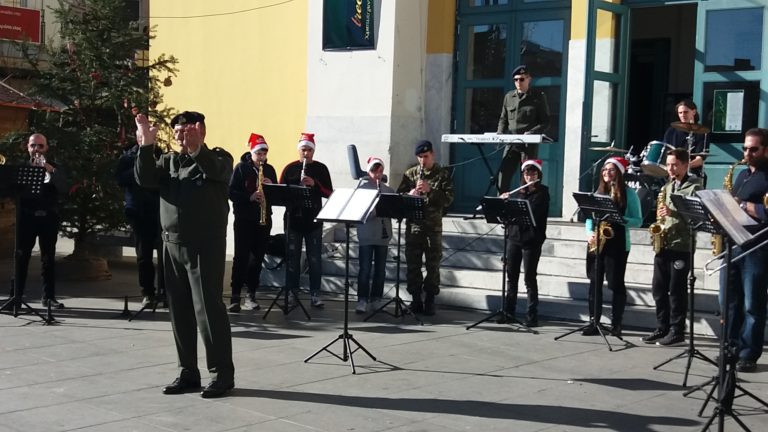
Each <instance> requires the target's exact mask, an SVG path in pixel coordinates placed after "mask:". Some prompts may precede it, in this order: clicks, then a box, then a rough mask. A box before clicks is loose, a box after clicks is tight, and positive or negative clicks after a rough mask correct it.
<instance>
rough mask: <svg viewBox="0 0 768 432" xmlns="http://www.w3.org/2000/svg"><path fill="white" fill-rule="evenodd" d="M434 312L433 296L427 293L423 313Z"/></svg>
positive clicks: (428, 314) (431, 313) (429, 314)
mask: <svg viewBox="0 0 768 432" xmlns="http://www.w3.org/2000/svg"><path fill="white" fill-rule="evenodd" d="M434 314H435V296H434V295H433V294H427V296H426V298H425V299H424V315H427V316H432V315H434Z"/></svg>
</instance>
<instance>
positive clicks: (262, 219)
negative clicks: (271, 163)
mask: <svg viewBox="0 0 768 432" xmlns="http://www.w3.org/2000/svg"><path fill="white" fill-rule="evenodd" d="M257 190H258V191H259V193H260V194H261V203H260V204H259V211H260V213H259V225H262V226H263V225H266V224H267V197H266V196H265V195H264V161H259V185H258V189H257Z"/></svg>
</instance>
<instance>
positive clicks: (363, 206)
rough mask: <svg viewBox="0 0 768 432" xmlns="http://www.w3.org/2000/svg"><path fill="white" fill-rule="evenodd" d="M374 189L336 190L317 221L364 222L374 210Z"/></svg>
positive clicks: (375, 194)
mask: <svg viewBox="0 0 768 432" xmlns="http://www.w3.org/2000/svg"><path fill="white" fill-rule="evenodd" d="M378 195H379V191H378V190H376V189H336V190H334V191H333V193H332V194H331V197H330V198H328V201H327V202H326V203H325V206H323V208H322V210H320V213H319V214H318V215H317V220H328V221H332V220H336V221H342V222H365V221H366V220H368V217H369V216H370V214H371V212H372V211H373V209H374V208H376V202H377V201H378Z"/></svg>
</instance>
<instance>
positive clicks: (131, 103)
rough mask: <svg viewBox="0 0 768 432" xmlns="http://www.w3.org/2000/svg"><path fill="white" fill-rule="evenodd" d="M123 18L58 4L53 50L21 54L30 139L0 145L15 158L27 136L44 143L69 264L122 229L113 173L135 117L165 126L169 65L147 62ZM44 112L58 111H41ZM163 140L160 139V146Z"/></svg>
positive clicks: (115, 5)
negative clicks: (63, 183) (60, 189)
mask: <svg viewBox="0 0 768 432" xmlns="http://www.w3.org/2000/svg"><path fill="white" fill-rule="evenodd" d="M128 10H129V9H128V8H126V1H125V0H79V1H75V2H65V1H59V3H58V5H57V6H56V7H54V8H53V9H52V12H53V14H54V16H55V18H56V20H57V21H58V22H59V23H60V25H61V32H60V40H61V42H60V43H59V44H55V45H46V46H44V47H40V48H38V47H35V46H31V45H24V46H22V51H23V52H24V53H25V58H26V60H27V61H28V63H29V65H30V69H31V70H32V72H31V76H30V79H31V85H32V88H31V91H30V93H29V95H30V96H32V97H34V98H36V99H37V100H38V101H40V108H41V109H38V110H33V111H32V114H31V116H30V121H29V125H30V131H28V132H25V133H24V134H16V135H14V136H8V137H6V139H5V141H6V142H7V143H8V142H15V143H16V145H11V146H10V148H11V149H12V148H13V147H16V151H17V152H18V151H19V150H18V149H19V148H20V147H21V148H24V144H23V143H25V142H26V141H24V138H25V137H26V136H28V134H29V132H40V133H42V134H44V135H45V136H46V137H48V143H49V145H50V146H51V159H52V160H55V161H56V162H57V163H58V164H59V165H60V166H61V167H62V168H63V169H64V170H65V172H66V173H67V177H68V179H69V181H70V185H71V188H70V189H69V191H68V193H67V194H65V196H63V197H62V202H61V207H60V209H61V212H60V217H61V231H62V234H63V235H65V236H66V237H69V238H72V239H74V242H75V249H74V253H73V255H74V256H76V257H77V256H88V255H89V254H90V253H91V251H92V248H91V241H90V240H92V239H93V237H94V235H95V234H97V233H103V232H109V231H112V230H115V229H116V228H119V227H121V226H123V225H124V222H125V220H124V216H123V195H122V191H121V190H120V188H119V187H118V186H117V184H116V182H115V167H116V164H117V159H118V157H119V156H120V154H121V152H122V150H123V148H124V147H130V146H131V145H133V144H135V142H136V140H135V129H136V126H135V122H134V117H135V115H136V113H138V112H139V111H140V112H144V113H148V114H149V116H150V118H151V119H152V120H151V121H153V122H157V123H159V124H165V123H166V122H167V119H170V111H171V109H170V108H169V107H164V106H163V105H162V94H161V91H160V90H161V88H162V86H163V85H171V80H170V77H171V76H175V75H176V73H177V69H176V65H177V60H176V59H175V58H174V57H173V56H166V55H160V56H159V57H157V58H155V59H151V60H150V59H148V58H147V55H148V50H149V43H150V40H151V39H152V36H151V32H149V31H146V30H143V29H141V28H139V26H140V25H139V23H138V22H136V21H131V19H130V17H129V14H128ZM51 101H56V103H55V104H52V103H50V102H51ZM49 105H55V106H56V107H58V108H59V109H54V110H48V109H43V108H45V107H46V106H49ZM161 129H164V130H165V131H168V130H169V128H161ZM161 138H162V137H161ZM169 138H170V136H169V132H167V133H166V136H165V140H166V142H168V140H169ZM19 143H22V145H21V146H19ZM161 143H162V141H161ZM6 149H8V147H6Z"/></svg>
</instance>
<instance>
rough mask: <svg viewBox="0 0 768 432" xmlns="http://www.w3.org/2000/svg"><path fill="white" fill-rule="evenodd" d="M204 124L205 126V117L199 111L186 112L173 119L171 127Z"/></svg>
mask: <svg viewBox="0 0 768 432" xmlns="http://www.w3.org/2000/svg"><path fill="white" fill-rule="evenodd" d="M198 122H199V123H203V124H205V116H204V115H203V114H201V113H199V112H197V111H184V112H182V113H179V114H176V115H175V116H174V117H173V118H172V119H171V127H176V125H177V124H178V125H185V124H195V123H198Z"/></svg>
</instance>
